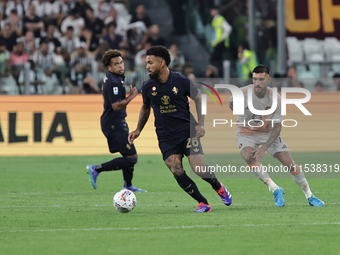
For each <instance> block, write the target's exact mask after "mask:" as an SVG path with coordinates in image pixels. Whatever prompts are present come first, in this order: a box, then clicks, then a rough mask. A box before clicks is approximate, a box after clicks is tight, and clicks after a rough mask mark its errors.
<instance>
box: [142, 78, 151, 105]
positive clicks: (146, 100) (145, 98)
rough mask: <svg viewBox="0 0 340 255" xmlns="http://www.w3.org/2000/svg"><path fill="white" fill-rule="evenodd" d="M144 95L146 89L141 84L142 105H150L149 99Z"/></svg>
mask: <svg viewBox="0 0 340 255" xmlns="http://www.w3.org/2000/svg"><path fill="white" fill-rule="evenodd" d="M146 93H147V89H146V86H145V83H143V86H142V97H143V104H146V105H150V99H149V98H148V97H147V95H146Z"/></svg>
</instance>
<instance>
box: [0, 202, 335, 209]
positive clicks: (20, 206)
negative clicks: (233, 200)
mask: <svg viewBox="0 0 340 255" xmlns="http://www.w3.org/2000/svg"><path fill="white" fill-rule="evenodd" d="M306 204H307V202H306V203H286V205H306ZM339 204H340V202H335V203H330V202H327V203H326V205H339ZM210 205H211V206H222V207H224V205H223V204H221V203H219V204H210ZM232 205H233V206H266V205H269V206H271V205H272V204H267V203H263V204H232ZM104 206H110V207H111V206H113V205H112V204H106V205H1V206H0V208H53V207H104ZM138 206H161V207H164V206H193V207H195V205H191V204H176V203H172V204H170V203H168V204H139V205H138Z"/></svg>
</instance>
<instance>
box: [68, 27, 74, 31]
mask: <svg viewBox="0 0 340 255" xmlns="http://www.w3.org/2000/svg"><path fill="white" fill-rule="evenodd" d="M66 30H67V31H73V30H74V28H73V26H67V28H66Z"/></svg>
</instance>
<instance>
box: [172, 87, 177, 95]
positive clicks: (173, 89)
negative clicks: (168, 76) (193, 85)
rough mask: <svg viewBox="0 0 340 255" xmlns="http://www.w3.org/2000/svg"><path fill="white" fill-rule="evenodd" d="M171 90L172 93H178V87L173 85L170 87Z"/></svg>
mask: <svg viewBox="0 0 340 255" xmlns="http://www.w3.org/2000/svg"><path fill="white" fill-rule="evenodd" d="M172 92H174V94H175V95H177V93H178V88H176V87H173V88H172Z"/></svg>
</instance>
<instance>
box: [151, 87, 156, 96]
mask: <svg viewBox="0 0 340 255" xmlns="http://www.w3.org/2000/svg"><path fill="white" fill-rule="evenodd" d="M156 89H157V88H156V86H153V87H152V91H153V92H152V93H151V95H153V96H156V95H157V92H156Z"/></svg>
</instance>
